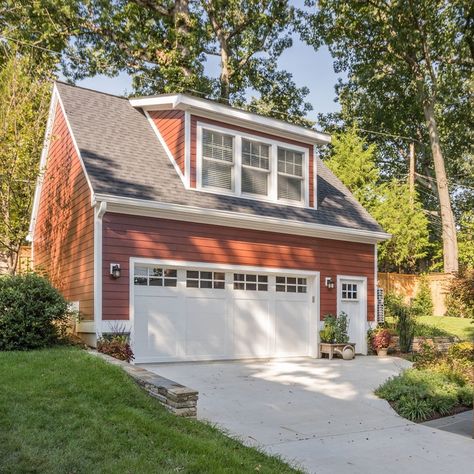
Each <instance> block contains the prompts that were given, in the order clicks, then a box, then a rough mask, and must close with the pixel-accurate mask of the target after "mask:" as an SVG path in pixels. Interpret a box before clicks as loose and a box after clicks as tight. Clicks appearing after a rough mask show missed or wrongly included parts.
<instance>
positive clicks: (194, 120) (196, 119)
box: [190, 115, 314, 207]
mask: <svg viewBox="0 0 474 474" xmlns="http://www.w3.org/2000/svg"><path fill="white" fill-rule="evenodd" d="M198 122H203V123H208V124H211V125H216V126H218V127H225V128H228V129H230V130H235V131H236V132H243V133H248V134H250V135H255V136H257V137H261V138H267V139H269V140H279V141H282V142H285V143H288V144H289V145H296V146H300V147H303V148H307V149H308V154H309V164H308V176H309V205H310V207H313V206H314V166H313V145H308V144H307V143H302V142H298V141H295V140H289V139H287V138H282V137H279V136H278V135H272V134H269V133H263V132H258V131H255V130H251V129H249V128H245V127H238V126H236V125H229V124H227V123H224V122H219V121H217V120H211V119H208V118H204V117H198V116H196V115H192V116H191V167H190V168H191V170H190V171H191V187H192V188H195V187H196V180H197V174H196V173H197V171H196V170H197V167H196V160H197V151H196V148H197V144H196V143H197V139H196V137H197V133H196V130H197V123H198Z"/></svg>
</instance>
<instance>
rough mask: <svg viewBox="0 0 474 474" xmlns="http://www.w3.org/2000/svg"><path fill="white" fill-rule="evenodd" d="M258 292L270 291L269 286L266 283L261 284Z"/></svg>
mask: <svg viewBox="0 0 474 474" xmlns="http://www.w3.org/2000/svg"><path fill="white" fill-rule="evenodd" d="M258 291H268V285H267V284H266V283H259V284H258Z"/></svg>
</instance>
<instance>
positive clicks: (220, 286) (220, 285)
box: [214, 281, 225, 290]
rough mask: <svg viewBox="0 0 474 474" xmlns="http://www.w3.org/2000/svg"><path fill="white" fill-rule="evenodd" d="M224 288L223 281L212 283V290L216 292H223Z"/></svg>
mask: <svg viewBox="0 0 474 474" xmlns="http://www.w3.org/2000/svg"><path fill="white" fill-rule="evenodd" d="M224 286H225V282H223V281H214V288H216V289H218V290H223V289H224Z"/></svg>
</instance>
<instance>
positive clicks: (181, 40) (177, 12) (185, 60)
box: [173, 0, 192, 78]
mask: <svg viewBox="0 0 474 474" xmlns="http://www.w3.org/2000/svg"><path fill="white" fill-rule="evenodd" d="M173 15H174V23H175V28H176V37H177V42H176V45H175V47H176V48H177V49H178V50H179V52H180V55H181V70H182V71H183V75H184V77H185V78H189V77H191V75H192V71H191V68H190V66H189V64H190V55H191V51H190V49H189V34H190V31H189V22H190V20H189V0H178V1H176V2H175V6H174V11H173Z"/></svg>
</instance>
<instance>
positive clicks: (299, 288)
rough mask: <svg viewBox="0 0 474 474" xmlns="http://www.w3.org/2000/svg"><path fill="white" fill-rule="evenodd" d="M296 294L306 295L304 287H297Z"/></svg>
mask: <svg viewBox="0 0 474 474" xmlns="http://www.w3.org/2000/svg"><path fill="white" fill-rule="evenodd" d="M298 293H306V286H299V287H298Z"/></svg>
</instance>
